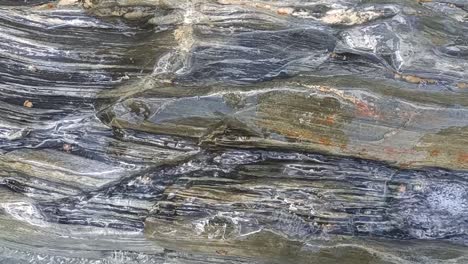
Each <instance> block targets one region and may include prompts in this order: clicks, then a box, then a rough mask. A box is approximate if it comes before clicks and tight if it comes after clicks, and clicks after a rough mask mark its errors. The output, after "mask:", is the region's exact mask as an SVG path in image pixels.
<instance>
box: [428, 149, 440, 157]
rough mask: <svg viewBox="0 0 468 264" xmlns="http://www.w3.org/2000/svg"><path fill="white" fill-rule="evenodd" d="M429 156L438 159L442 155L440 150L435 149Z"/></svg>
mask: <svg viewBox="0 0 468 264" xmlns="http://www.w3.org/2000/svg"><path fill="white" fill-rule="evenodd" d="M429 155H430V156H431V157H437V156H439V155H440V150H438V149H433V150H431V152H430V153H429Z"/></svg>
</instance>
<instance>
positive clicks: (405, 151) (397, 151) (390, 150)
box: [383, 147, 416, 155]
mask: <svg viewBox="0 0 468 264" xmlns="http://www.w3.org/2000/svg"><path fill="white" fill-rule="evenodd" d="M383 150H384V152H385V153H386V154H389V155H395V154H414V153H415V152H416V151H415V150H413V149H397V148H392V147H385V148H384V149H383Z"/></svg>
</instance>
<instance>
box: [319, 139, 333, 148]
mask: <svg viewBox="0 0 468 264" xmlns="http://www.w3.org/2000/svg"><path fill="white" fill-rule="evenodd" d="M319 142H320V144H322V145H325V146H330V145H331V140H330V139H329V138H327V137H321V138H319Z"/></svg>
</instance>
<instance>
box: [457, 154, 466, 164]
mask: <svg viewBox="0 0 468 264" xmlns="http://www.w3.org/2000/svg"><path fill="white" fill-rule="evenodd" d="M458 163H462V164H464V163H468V153H460V154H458Z"/></svg>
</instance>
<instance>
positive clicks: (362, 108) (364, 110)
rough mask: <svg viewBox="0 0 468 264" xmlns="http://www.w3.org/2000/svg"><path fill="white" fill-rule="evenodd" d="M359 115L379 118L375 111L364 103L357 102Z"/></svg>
mask: <svg viewBox="0 0 468 264" xmlns="http://www.w3.org/2000/svg"><path fill="white" fill-rule="evenodd" d="M356 107H357V113H358V115H359V116H364V117H379V115H378V114H377V112H376V111H375V109H374V108H373V107H372V106H370V105H368V104H367V103H365V102H363V101H357V102H356Z"/></svg>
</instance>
